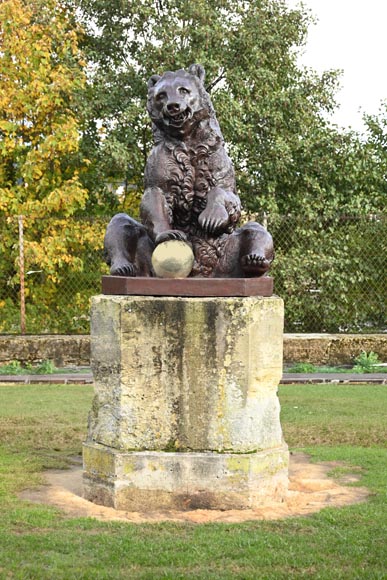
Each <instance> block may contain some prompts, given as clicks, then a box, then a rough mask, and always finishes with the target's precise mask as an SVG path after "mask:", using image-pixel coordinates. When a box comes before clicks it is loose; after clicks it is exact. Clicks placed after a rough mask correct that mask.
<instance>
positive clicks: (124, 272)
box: [110, 262, 136, 278]
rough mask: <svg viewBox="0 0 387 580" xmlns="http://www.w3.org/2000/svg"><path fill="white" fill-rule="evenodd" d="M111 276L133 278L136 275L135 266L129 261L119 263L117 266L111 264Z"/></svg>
mask: <svg viewBox="0 0 387 580" xmlns="http://www.w3.org/2000/svg"><path fill="white" fill-rule="evenodd" d="M110 275H111V276H127V277H131V278H133V277H134V276H136V268H135V267H134V265H133V264H131V263H130V262H128V263H126V264H120V265H119V266H112V267H111V268H110Z"/></svg>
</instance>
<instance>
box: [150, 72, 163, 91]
mask: <svg viewBox="0 0 387 580" xmlns="http://www.w3.org/2000/svg"><path fill="white" fill-rule="evenodd" d="M160 79H161V76H160V75H152V76H151V78H150V79H149V81H148V89H152V88H153V87H154V86H155V84H156V83H157V81H159V80H160Z"/></svg>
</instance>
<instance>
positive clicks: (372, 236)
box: [268, 214, 387, 332]
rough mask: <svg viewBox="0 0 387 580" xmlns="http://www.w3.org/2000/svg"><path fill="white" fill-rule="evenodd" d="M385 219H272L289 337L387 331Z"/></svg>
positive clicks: (275, 267) (277, 283)
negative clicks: (324, 333) (294, 335)
mask: <svg viewBox="0 0 387 580" xmlns="http://www.w3.org/2000/svg"><path fill="white" fill-rule="evenodd" d="M386 225H387V221H386V216H385V215H379V216H375V215H369V216H365V217H364V218H360V217H357V218H356V217H351V216H345V215H344V216H342V215H340V214H338V215H335V216H330V217H319V218H318V217H315V218H314V219H308V218H307V217H304V218H301V217H300V218H291V217H286V218H278V219H269V224H268V228H269V230H270V231H271V233H272V234H273V238H274V245H275V248H276V259H275V261H274V264H273V268H272V274H273V276H274V279H275V290H276V293H278V294H279V295H280V296H282V297H283V298H284V300H285V306H286V311H285V329H286V331H287V332H383V331H384V330H385V329H386V316H385V304H386V300H387V286H386V284H385V282H383V277H384V276H385V269H386V266H387V263H386V259H387V238H386V235H385V230H386Z"/></svg>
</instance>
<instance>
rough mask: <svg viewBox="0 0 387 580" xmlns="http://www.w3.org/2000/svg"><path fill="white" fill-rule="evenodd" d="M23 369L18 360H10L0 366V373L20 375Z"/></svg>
mask: <svg viewBox="0 0 387 580" xmlns="http://www.w3.org/2000/svg"><path fill="white" fill-rule="evenodd" d="M23 371H24V369H23V367H22V366H21V364H20V362H19V361H18V360H12V361H11V362H10V363H8V364H6V365H1V366H0V374H2V375H21V374H22V373H23Z"/></svg>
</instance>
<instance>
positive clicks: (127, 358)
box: [84, 296, 288, 511]
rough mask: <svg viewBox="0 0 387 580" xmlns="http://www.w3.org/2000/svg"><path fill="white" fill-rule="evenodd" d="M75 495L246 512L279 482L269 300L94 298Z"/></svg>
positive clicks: (278, 365) (279, 310)
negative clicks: (80, 472) (89, 382)
mask: <svg viewBox="0 0 387 580" xmlns="http://www.w3.org/2000/svg"><path fill="white" fill-rule="evenodd" d="M91 320H92V326H91V337H92V341H91V347H92V348H91V358H92V370H93V374H94V379H95V399H94V403H93V409H92V411H91V413H90V417H89V433H88V440H87V442H86V443H85V445H84V484H85V485H84V493H85V497H86V498H87V499H89V500H92V501H94V502H95V503H101V504H104V505H110V506H113V507H115V508H117V509H126V510H141V511H142V510H150V509H194V508H209V509H230V508H234V509H247V508H252V507H254V506H259V505H263V504H264V503H265V502H267V501H271V500H275V501H278V500H280V499H281V498H283V497H284V495H285V494H286V491H287V485H288V475H287V473H288V472H287V470H288V450H287V446H286V444H285V443H284V442H283V438H282V431H281V425H280V417H279V414H280V408H279V402H278V397H277V386H278V383H279V380H280V378H281V374H282V330H283V302H282V300H281V299H279V298H277V297H268V298H262V297H248V298H187V297H184V298H179V297H160V298H159V297H150V296H97V297H94V298H93V302H92V316H91Z"/></svg>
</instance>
